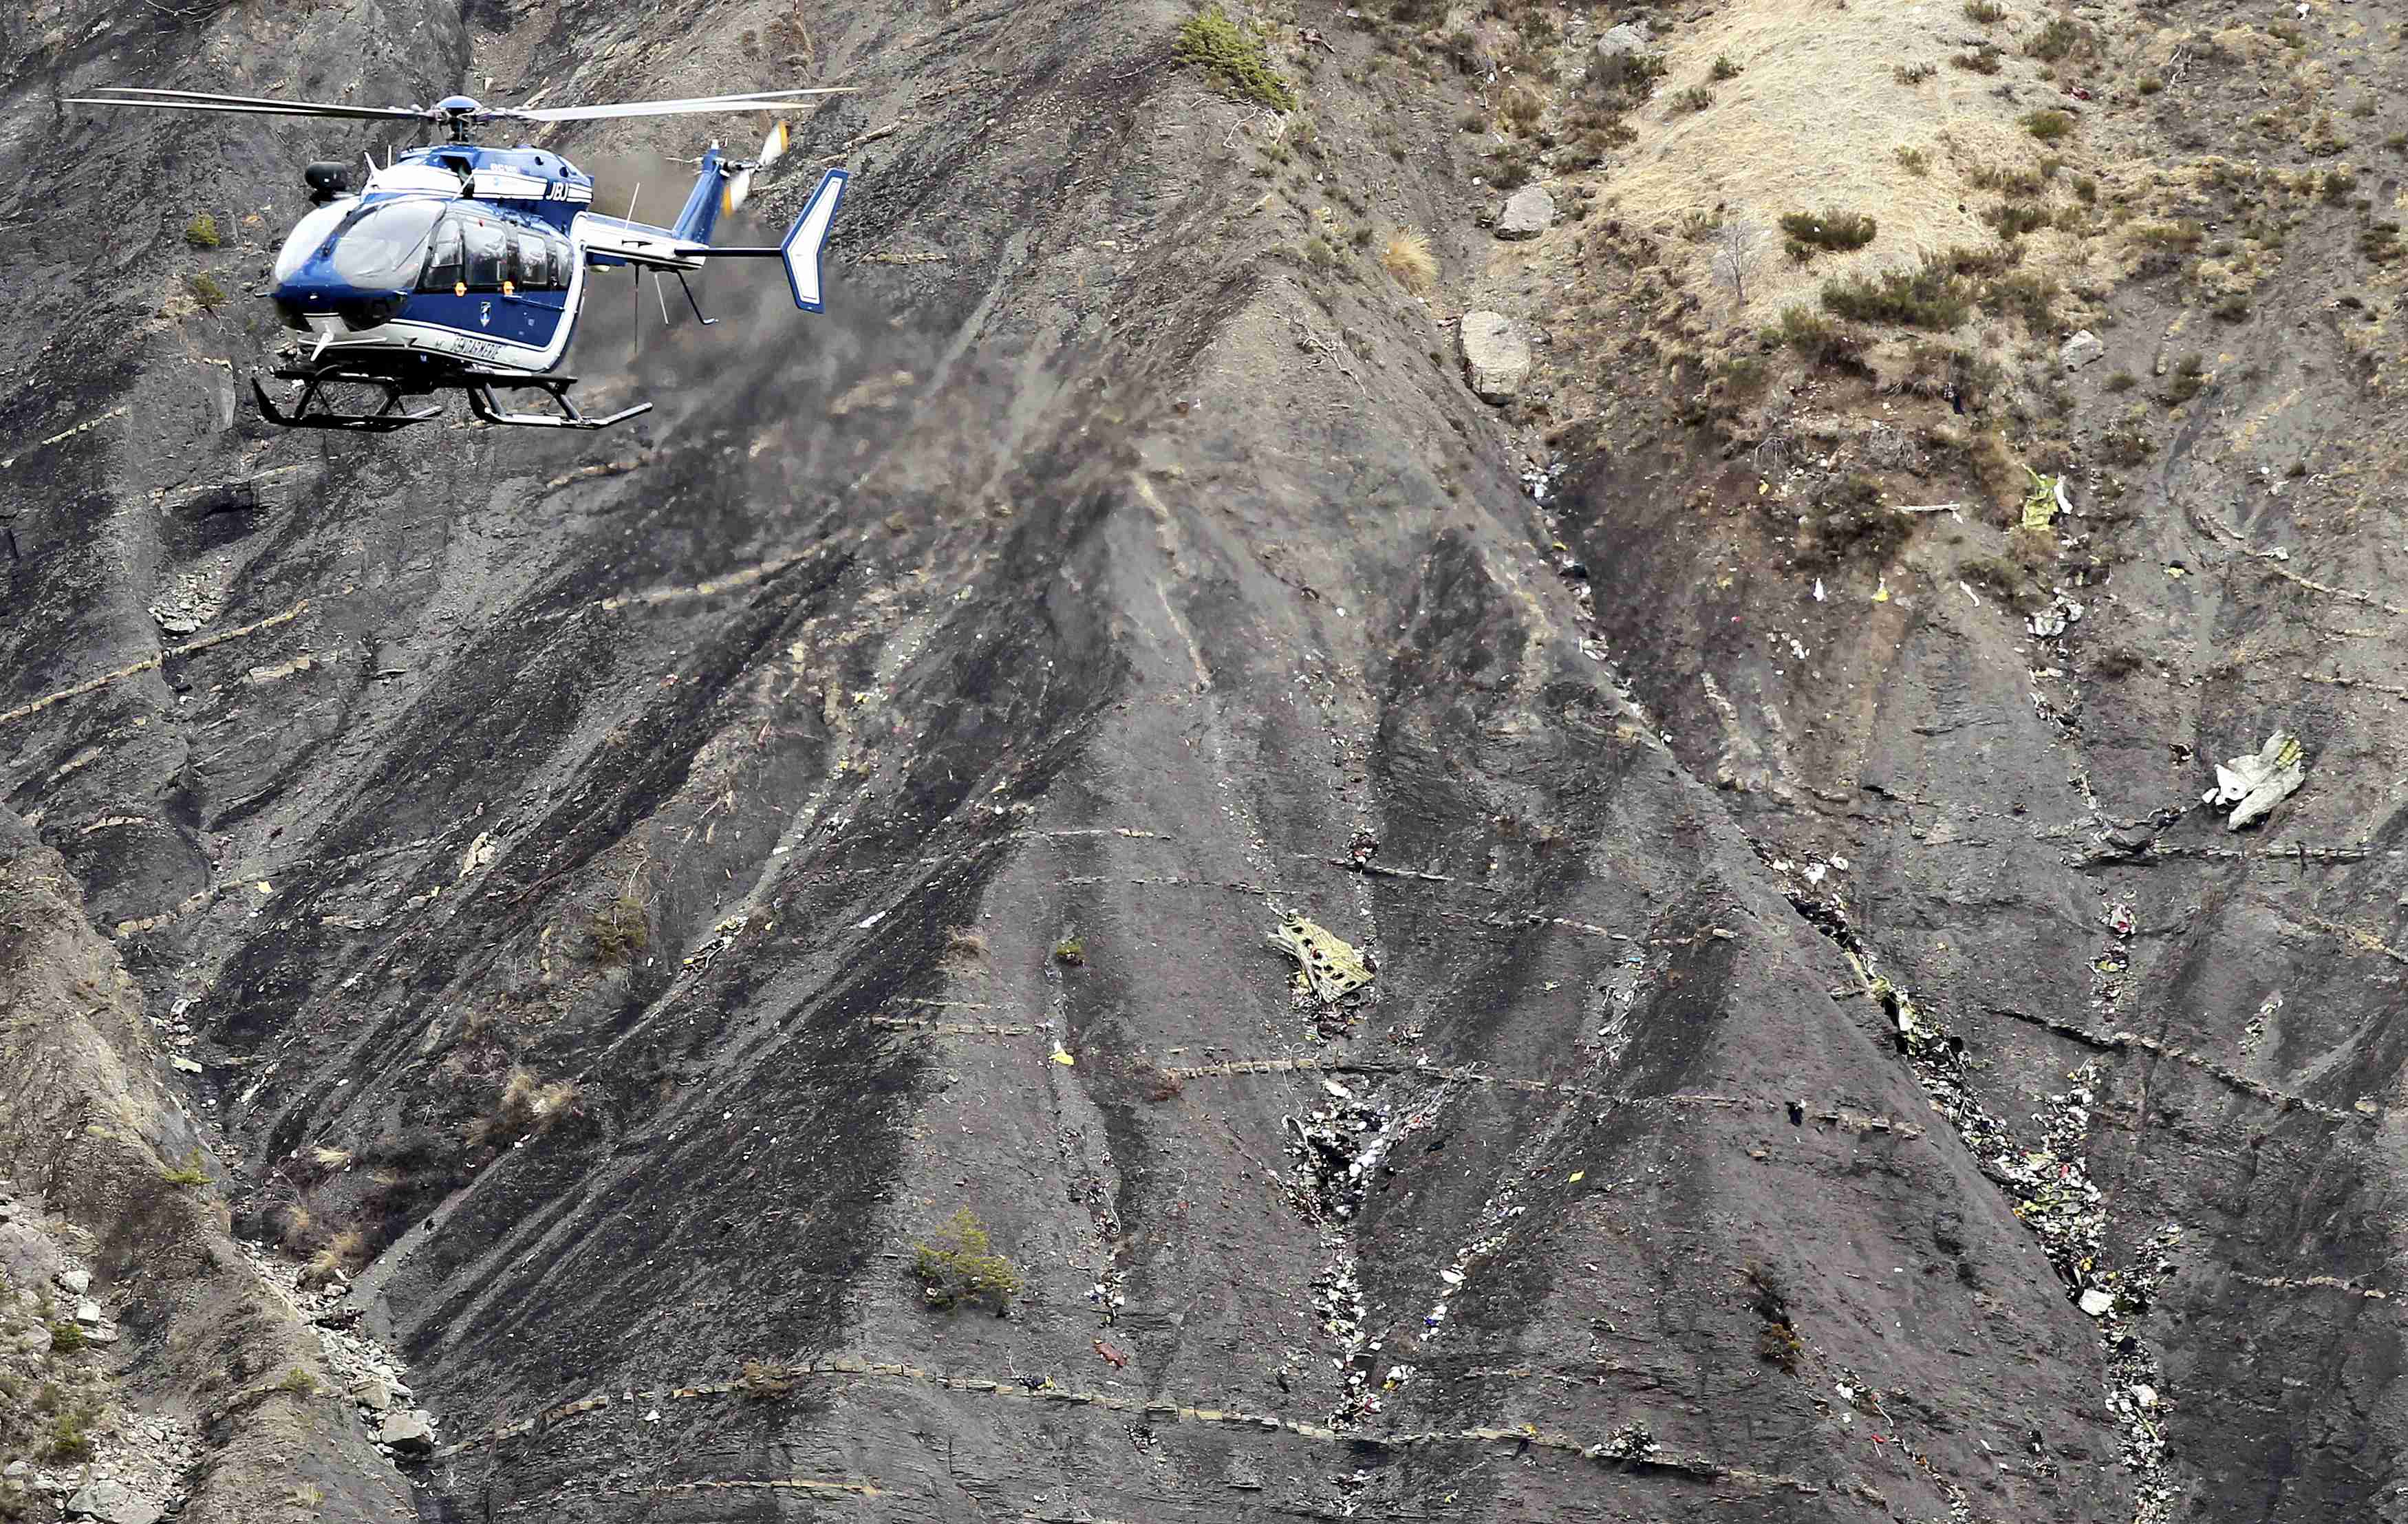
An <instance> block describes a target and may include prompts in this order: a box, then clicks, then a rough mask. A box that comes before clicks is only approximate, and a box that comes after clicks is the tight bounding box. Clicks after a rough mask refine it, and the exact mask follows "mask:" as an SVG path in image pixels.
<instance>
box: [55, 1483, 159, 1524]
mask: <svg viewBox="0 0 2408 1524" xmlns="http://www.w3.org/2000/svg"><path fill="white" fill-rule="evenodd" d="M159 1512H160V1510H159V1505H158V1504H157V1503H155V1502H151V1501H150V1499H148V1498H146V1497H144V1496H143V1495H142V1494H141V1493H139V1492H136V1491H135V1490H134V1489H133V1488H130V1487H128V1486H126V1485H125V1484H124V1483H123V1482H89V1483H86V1484H85V1485H84V1487H83V1488H81V1489H80V1490H79V1491H78V1492H77V1493H76V1495H75V1496H74V1497H72V1498H69V1499H68V1500H67V1517H69V1518H96V1519H98V1520H100V1524H158V1519H159Z"/></svg>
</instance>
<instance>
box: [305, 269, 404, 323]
mask: <svg viewBox="0 0 2408 1524" xmlns="http://www.w3.org/2000/svg"><path fill="white" fill-rule="evenodd" d="M273 295H274V297H275V301H276V313H277V316H278V317H279V318H280V319H282V320H283V323H284V325H285V326H286V327H288V328H298V329H300V330H302V331H303V332H304V333H308V332H311V331H314V330H315V329H317V328H320V327H322V326H324V323H325V320H326V319H328V318H337V319H340V320H341V323H342V325H343V327H345V328H346V329H349V330H350V331H351V332H353V333H358V332H360V331H362V330H364V329H368V328H375V327H380V326H381V325H383V324H384V323H391V322H392V321H393V320H394V318H396V317H398V316H400V315H401V309H402V304H403V303H404V302H406V301H407V300H409V296H408V294H407V293H404V292H399V291H375V292H364V291H361V290H359V289H358V288H356V287H353V286H334V287H329V286H326V285H322V284H320V283H319V282H317V281H313V280H287V281H285V282H284V283H283V284H282V285H280V286H278V287H277V288H276V290H275V292H274V294H273ZM312 318H316V319H318V320H319V321H318V322H317V323H312V322H311V321H310V320H311V319H312Z"/></svg>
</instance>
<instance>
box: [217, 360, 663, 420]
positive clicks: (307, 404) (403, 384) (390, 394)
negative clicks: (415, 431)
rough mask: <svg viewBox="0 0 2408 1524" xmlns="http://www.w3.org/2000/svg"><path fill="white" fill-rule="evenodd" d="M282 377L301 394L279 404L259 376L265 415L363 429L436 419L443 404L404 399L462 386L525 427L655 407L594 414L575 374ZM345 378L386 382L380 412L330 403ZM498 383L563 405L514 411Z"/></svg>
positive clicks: (324, 372) (254, 386) (472, 408)
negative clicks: (582, 401) (286, 406)
mask: <svg viewBox="0 0 2408 1524" xmlns="http://www.w3.org/2000/svg"><path fill="white" fill-rule="evenodd" d="M275 375H276V379H277V380H279V381H299V382H301V383H302V386H301V395H300V396H299V397H297V398H296V399H294V403H293V408H292V410H291V411H290V412H287V411H285V410H283V409H280V408H279V407H277V405H276V403H275V402H274V401H273V400H272V399H271V398H270V397H269V396H268V395H267V388H265V386H262V385H261V384H260V383H259V381H258V380H257V379H256V378H254V379H253V380H252V381H251V395H253V396H255V397H257V398H258V399H259V410H260V413H261V415H262V416H264V417H265V418H266V420H267V421H268V422H269V423H271V424H278V425H279V426H281V427H284V428H332V429H344V430H347V431H350V432H352V433H359V434H386V433H390V432H392V431H393V430H394V429H397V428H408V427H409V425H411V424H425V423H431V422H433V421H434V420H436V419H437V418H440V417H442V416H443V410H442V409H441V408H420V409H416V410H411V409H409V408H406V407H404V405H403V399H404V398H405V397H410V396H425V395H429V394H431V393H434V392H437V391H441V390H445V389H448V388H452V387H457V388H459V389H460V391H462V392H463V393H465V394H466V395H467V398H468V411H469V412H470V413H471V414H472V415H474V416H475V417H476V419H477V420H478V421H479V422H480V423H485V424H509V425H512V426H515V427H520V428H581V429H595V428H609V426H610V425H611V424H623V423H624V422H626V421H627V420H628V419H630V418H634V417H636V416H637V415H638V414H640V413H648V412H650V411H652V404H651V403H649V402H638V403H637V404H636V405H635V406H634V407H632V408H622V409H621V410H618V411H617V412H613V413H605V414H604V415H602V416H601V417H599V418H589V417H587V416H586V415H585V414H584V413H582V412H580V411H579V410H578V409H577V404H576V403H575V402H574V401H572V400H570V398H569V395H568V389H569V388H570V387H572V386H574V385H576V384H577V378H576V377H574V376H530V375H528V374H526V373H524V372H523V371H499V370H471V369H461V370H454V371H451V372H448V373H444V374H440V375H437V376H431V377H425V378H423V379H421V378H419V377H410V378H408V379H404V378H402V377H399V376H394V375H387V374H381V373H379V372H376V371H364V370H358V369H354V368H351V367H320V368H317V369H308V368H301V367H292V368H287V369H282V370H279V371H277V372H275ZM338 381H339V382H344V383H350V384H356V385H362V386H374V387H378V388H380V389H381V390H382V391H383V393H384V406H382V407H381V408H379V409H378V410H376V411H374V412H362V413H347V412H339V411H337V410H335V409H334V408H333V407H332V406H331V405H329V403H328V401H327V398H326V396H325V394H324V392H323V391H322V388H323V387H325V386H326V385H328V384H329V383H332V382H338ZM496 386H500V387H504V388H509V389H518V388H524V387H532V388H534V389H535V390H537V391H538V392H542V393H544V394H545V395H548V396H550V397H551V398H552V401H553V402H554V403H556V404H557V405H558V406H559V408H560V411H559V412H558V413H557V414H553V413H539V412H513V411H511V410H509V409H507V408H505V407H503V406H502V405H501V403H500V402H499V401H498V400H496V399H495V396H494V388H495V387H496Z"/></svg>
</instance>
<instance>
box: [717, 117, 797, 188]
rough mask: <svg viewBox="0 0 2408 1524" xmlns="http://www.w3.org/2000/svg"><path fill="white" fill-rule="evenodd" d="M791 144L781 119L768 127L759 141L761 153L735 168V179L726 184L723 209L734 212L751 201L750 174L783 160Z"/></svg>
mask: <svg viewBox="0 0 2408 1524" xmlns="http://www.w3.org/2000/svg"><path fill="white" fill-rule="evenodd" d="M793 143H794V138H793V137H792V135H791V134H789V133H788V132H787V131H786V123H785V120H784V119H783V118H782V117H781V118H780V119H779V120H778V121H777V122H774V123H772V124H771V125H770V128H769V136H768V137H765V138H763V139H762V140H761V151H760V152H759V153H757V154H755V155H754V156H753V162H752V163H750V164H746V165H738V166H737V170H736V178H735V179H733V180H729V181H728V182H727V193H726V195H725V197H724V199H723V201H722V203H721V205H722V208H723V209H724V210H726V211H734V210H735V209H736V208H738V207H740V206H742V205H744V203H745V202H746V201H748V200H750V199H752V195H753V171H754V170H756V169H767V168H768V167H769V166H770V165H773V164H776V163H777V162H778V161H779V160H780V159H782V158H784V157H785V156H786V150H787V149H788V148H790V147H792V146H793Z"/></svg>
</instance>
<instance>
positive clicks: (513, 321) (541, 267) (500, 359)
mask: <svg viewBox="0 0 2408 1524" xmlns="http://www.w3.org/2000/svg"><path fill="white" fill-rule="evenodd" d="M714 169H715V166H707V168H706V179H710V178H712V175H713V172H714ZM593 199H594V181H593V179H592V178H591V177H590V176H588V175H585V174H583V173H582V172H581V171H580V170H578V169H577V167H576V166H575V165H571V164H569V163H568V162H567V161H566V160H564V159H562V158H561V157H560V156H559V155H557V154H554V153H550V152H547V151H543V150H540V149H533V148H524V147H522V148H516V149H489V148H481V147H478V146H476V145H474V144H444V145H439V146H436V147H429V148H420V149H413V150H409V151H405V152H403V153H402V154H400V155H399V156H398V157H397V158H396V159H395V160H394V162H393V163H392V164H390V165H386V166H385V167H383V168H381V169H377V170H375V171H374V172H373V173H372V174H371V175H370V176H369V177H368V180H367V182H366V185H365V186H363V187H362V188H361V190H360V192H359V193H358V194H355V195H352V194H338V195H334V196H330V197H327V198H325V199H323V200H322V203H321V204H320V205H318V206H317V207H314V208H311V210H310V211H309V212H308V214H307V215H306V216H304V217H303V218H302V219H301V221H300V222H299V223H297V224H295V225H294V229H293V231H292V232H291V233H290V234H289V235H287V236H286V237H285V240H284V245H283V248H282V250H281V251H280V252H279V253H278V255H277V260H276V266H275V289H274V293H273V295H274V299H275V302H276V306H277V309H278V311H279V314H280V315H281V316H282V317H283V319H284V321H285V323H287V324H288V325H290V326H292V327H295V328H300V329H303V330H306V331H307V332H308V333H310V334H313V335H315V336H316V338H317V344H316V345H315V347H314V350H313V352H312V355H311V359H312V361H313V363H315V362H325V363H332V364H339V365H341V366H343V367H345V368H346V369H351V370H359V371H373V370H384V369H386V368H388V367H390V368H391V369H392V370H393V372H394V373H395V374H398V375H409V374H414V373H423V372H425V371H427V370H429V369H441V368H444V367H447V366H450V365H470V366H475V367H481V368H484V369H489V370H495V369H499V370H517V371H525V372H527V373H529V374H541V373H543V372H546V371H549V370H551V369H552V367H555V366H557V365H558V364H559V363H560V361H561V358H562V356H563V354H564V353H565V352H566V350H567V347H568V339H569V337H570V334H571V332H572V330H573V329H574V328H575V326H576V317H577V313H578V310H579V309H580V307H581V305H582V303H583V300H584V295H585V287H586V274H587V270H588V268H589V266H591V265H594V264H610V265H616V264H622V263H624V260H621V259H619V258H615V257H612V255H611V254H609V252H606V251H603V250H597V249H595V247H594V246H593V245H594V241H595V240H594V239H593V238H590V237H585V236H583V234H584V232H585V229H583V228H581V225H580V224H581V223H582V222H583V221H585V220H586V219H587V218H589V217H590V216H591V213H590V210H589V208H590V207H591V205H592V202H593ZM617 223H619V220H618V219H615V218H613V219H600V220H598V221H597V223H596V228H595V230H596V231H599V232H602V233H603V234H604V237H603V241H604V242H606V243H607V242H609V241H611V240H610V237H609V232H610V231H611V226H610V225H611V224H617ZM654 231H655V232H659V233H667V232H668V231H670V230H666V229H662V230H654Z"/></svg>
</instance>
